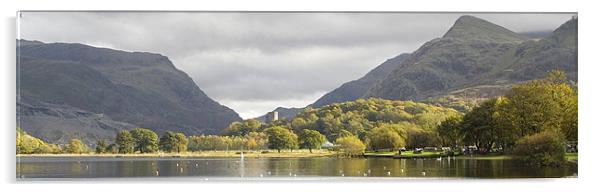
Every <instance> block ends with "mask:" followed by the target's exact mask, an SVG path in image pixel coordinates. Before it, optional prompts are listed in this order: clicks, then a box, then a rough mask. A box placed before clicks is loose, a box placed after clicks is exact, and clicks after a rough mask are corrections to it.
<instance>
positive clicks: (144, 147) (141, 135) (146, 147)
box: [130, 128, 159, 153]
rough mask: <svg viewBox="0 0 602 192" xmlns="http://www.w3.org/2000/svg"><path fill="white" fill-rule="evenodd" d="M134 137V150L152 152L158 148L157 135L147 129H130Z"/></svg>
mask: <svg viewBox="0 0 602 192" xmlns="http://www.w3.org/2000/svg"><path fill="white" fill-rule="evenodd" d="M130 134H132V138H133V139H134V143H135V145H134V151H140V153H153V152H157V150H159V142H158V140H159V136H157V134H156V133H155V132H153V131H151V130H149V129H144V128H136V129H132V130H131V131H130Z"/></svg>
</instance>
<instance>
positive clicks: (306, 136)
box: [299, 129, 326, 153]
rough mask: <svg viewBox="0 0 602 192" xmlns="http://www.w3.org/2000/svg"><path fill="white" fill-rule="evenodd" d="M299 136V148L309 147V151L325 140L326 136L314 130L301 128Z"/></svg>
mask: <svg viewBox="0 0 602 192" xmlns="http://www.w3.org/2000/svg"><path fill="white" fill-rule="evenodd" d="M299 136H300V137H299V144H300V146H301V148H306V149H309V152H310V153H312V149H317V148H319V147H320V146H321V145H322V143H324V141H326V137H325V136H324V135H322V134H320V132H318V131H316V130H309V129H303V131H302V132H301V134H300V135H299Z"/></svg>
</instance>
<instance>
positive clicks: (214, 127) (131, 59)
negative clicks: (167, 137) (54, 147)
mask: <svg viewBox="0 0 602 192" xmlns="http://www.w3.org/2000/svg"><path fill="white" fill-rule="evenodd" d="M20 41H21V42H19V44H18V45H19V47H18V50H17V51H18V54H19V64H18V66H19V72H20V73H19V80H18V82H19V86H20V87H19V90H20V91H19V97H20V98H25V99H21V100H20V101H23V102H29V101H39V102H38V103H53V104H58V105H64V106H69V107H73V108H76V109H78V110H85V111H89V112H91V113H95V114H104V115H106V116H108V117H110V118H111V119H112V120H114V121H117V122H125V123H129V124H132V125H135V126H140V127H145V128H150V129H152V130H155V131H157V132H159V133H162V132H164V131H179V132H184V133H186V134H201V133H205V134H213V133H219V132H221V129H223V128H225V127H226V126H228V124H229V123H230V122H233V121H238V120H241V118H240V117H239V116H238V114H237V113H236V112H234V111H233V110H232V109H230V108H228V107H226V106H223V105H221V104H219V103H218V102H216V101H214V100H212V99H211V98H209V97H208V96H207V95H206V94H205V93H204V92H203V91H202V90H201V89H200V88H199V87H198V86H197V85H196V83H195V82H194V81H193V80H192V78H190V77H189V76H188V75H187V74H186V73H184V72H183V71H181V70H178V69H177V68H176V67H175V66H174V65H173V63H172V62H171V61H170V60H169V58H167V57H166V56H163V55H160V54H155V53H147V52H126V51H121V50H113V49H108V48H97V47H92V46H88V45H84V44H77V43H49V44H46V43H41V42H35V41H27V40H20ZM24 104H28V103H24ZM25 124H27V123H25ZM22 128H23V129H24V130H26V131H28V132H30V133H32V134H33V133H36V130H34V129H35V128H31V127H27V126H22ZM35 136H37V137H42V138H44V137H43V136H39V135H35Z"/></svg>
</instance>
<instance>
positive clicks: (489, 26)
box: [363, 16, 577, 100]
mask: <svg viewBox="0 0 602 192" xmlns="http://www.w3.org/2000/svg"><path fill="white" fill-rule="evenodd" d="M576 29H577V19H572V20H570V21H568V22H567V23H565V24H563V25H562V26H560V27H559V28H558V29H557V30H555V31H554V32H553V34H552V35H551V36H549V37H546V38H543V39H540V40H532V39H529V38H527V37H523V36H521V35H519V34H517V33H514V32H512V31H510V30H508V29H505V28H503V27H501V26H498V25H496V24H493V23H490V22H488V21H485V20H482V19H479V18H476V17H473V16H462V17H460V18H459V19H458V20H457V21H456V22H455V23H454V25H453V26H452V27H451V28H450V29H449V30H448V31H447V33H446V34H445V35H444V36H443V37H441V38H436V39H434V40H431V41H429V42H427V43H425V44H424V45H422V46H421V47H420V48H419V49H418V50H416V51H415V52H413V53H412V54H411V55H410V56H409V57H408V58H407V59H405V60H404V61H403V63H402V64H401V65H400V66H399V67H397V68H396V69H394V70H393V71H392V72H391V73H389V74H388V75H387V76H386V77H385V78H383V79H382V80H381V81H380V82H379V83H376V84H375V85H374V86H372V87H371V88H370V89H369V90H368V91H367V92H366V93H365V94H364V96H363V97H379V98H384V99H395V100H424V99H427V98H430V97H435V96H440V95H446V94H447V93H450V92H453V91H457V90H461V89H466V88H470V87H475V86H482V85H508V84H512V83H518V82H522V81H525V80H531V79H536V78H540V77H542V76H543V75H544V74H545V73H546V72H547V71H549V70H553V69H561V70H564V71H566V72H567V74H568V76H569V78H570V79H572V80H575V81H576V74H577V62H576V61H577V60H576V58H577V50H576V37H577V36H576ZM501 87H506V86H501Z"/></svg>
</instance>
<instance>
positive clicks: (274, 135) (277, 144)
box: [265, 126, 298, 153]
mask: <svg viewBox="0 0 602 192" xmlns="http://www.w3.org/2000/svg"><path fill="white" fill-rule="evenodd" d="M265 133H266V134H267V135H268V147H269V148H270V149H277V150H278V153H280V150H281V149H291V150H293V149H296V148H297V145H298V144H297V135H295V133H293V132H292V131H290V130H288V129H287V128H284V127H282V126H275V127H270V128H268V129H266V130H265Z"/></svg>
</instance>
